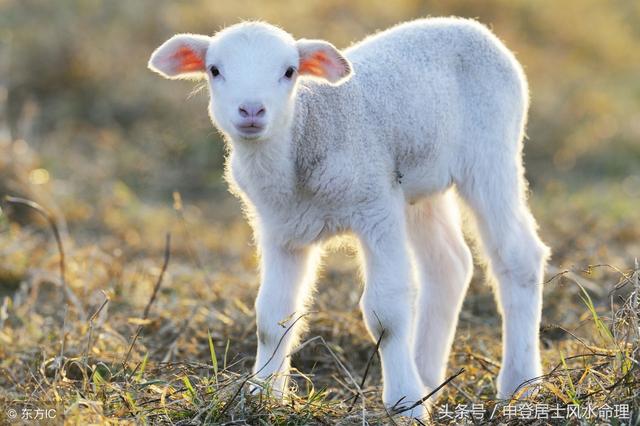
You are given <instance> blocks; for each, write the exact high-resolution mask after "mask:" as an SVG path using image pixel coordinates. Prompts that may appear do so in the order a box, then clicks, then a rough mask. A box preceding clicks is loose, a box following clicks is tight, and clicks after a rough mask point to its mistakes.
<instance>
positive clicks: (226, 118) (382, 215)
mask: <svg viewBox="0 0 640 426" xmlns="http://www.w3.org/2000/svg"><path fill="white" fill-rule="evenodd" d="M149 67H150V68H151V69H152V70H154V71H156V72H158V73H160V74H161V75H163V76H165V77H167V78H172V79H181V78H196V79H204V78H206V79H207V80H208V83H209V89H210V95H211V101H210V105H209V113H210V116H211V119H212V121H213V123H214V124H215V125H216V126H217V128H218V129H220V130H221V131H222V132H223V133H224V135H225V136H226V139H227V141H228V145H229V156H228V158H227V168H226V171H227V173H226V179H227V181H228V182H229V184H230V186H231V188H232V191H233V192H234V193H235V194H236V195H237V196H238V197H240V199H241V200H242V201H243V203H244V205H245V207H246V211H247V215H248V217H249V219H250V221H251V225H252V226H253V229H254V231H255V237H256V241H257V243H258V245H259V250H260V253H261V268H260V271H261V286H260V290H259V293H258V297H257V301H256V315H257V328H258V330H257V335H258V349H257V355H256V363H255V369H254V372H255V373H256V377H257V378H258V379H261V380H265V381H266V380H267V379H269V380H271V384H272V386H273V389H274V390H276V391H277V392H278V393H280V394H284V392H286V390H287V373H288V370H289V357H288V354H289V353H290V352H291V350H292V347H293V346H294V345H295V343H296V340H297V332H296V330H298V329H299V327H300V324H299V322H298V323H296V324H294V325H293V326H292V327H283V325H282V322H283V320H284V321H285V322H286V325H287V326H290V325H291V324H292V323H293V322H294V320H295V319H296V318H297V317H298V316H300V315H301V313H303V312H304V310H305V302H306V300H307V295H308V294H309V293H310V291H311V289H312V286H313V284H314V279H315V269H316V265H317V262H318V259H319V257H320V255H321V246H322V244H323V243H324V242H325V241H326V240H327V239H329V238H330V237H332V236H334V235H336V234H340V233H345V232H352V233H353V234H355V235H356V236H357V237H358V239H359V241H360V244H361V249H362V253H363V259H364V262H363V263H364V271H365V281H366V282H365V289H364V294H363V296H362V300H361V308H362V311H363V314H364V319H365V321H366V325H367V327H368V330H369V332H370V334H371V336H372V337H373V338H374V339H376V340H377V339H378V338H379V336H380V335H381V333H383V331H384V334H383V338H382V342H381V345H380V356H381V360H382V372H383V380H384V392H383V400H384V402H385V404H386V405H387V406H389V407H393V406H395V405H396V404H397V403H398V402H399V401H400V405H404V406H405V407H406V406H408V405H411V404H412V403H413V402H415V401H419V400H420V399H421V398H422V397H423V396H424V395H426V394H427V393H428V392H429V391H430V390H431V389H433V388H434V387H436V386H437V385H439V384H440V383H441V382H442V381H443V379H444V375H445V370H446V365H447V359H448V355H449V350H450V347H451V343H452V340H453V336H454V331H455V328H456V323H457V317H458V313H459V310H460V307H461V305H462V299H463V296H464V294H465V290H466V288H467V285H468V283H469V280H470V277H471V273H472V261H471V254H470V252H469V248H468V247H467V244H466V243H465V240H464V239H463V234H462V230H461V219H460V214H459V210H458V204H457V197H456V194H455V192H454V191H455V190H457V193H459V195H460V196H461V198H462V199H464V200H465V201H466V203H467V204H468V205H469V207H470V208H471V211H472V212H473V213H474V216H475V220H476V222H477V228H478V229H479V231H480V236H481V239H482V242H483V247H484V249H485V251H486V254H487V255H488V257H489V259H490V266H491V267H492V268H491V270H492V271H493V274H494V275H495V278H496V279H497V286H496V287H497V289H496V290H497V300H498V305H499V309H500V312H501V314H502V317H503V331H502V334H503V341H504V345H503V346H504V347H503V354H502V368H501V370H500V374H499V376H498V382H497V386H498V396H499V397H501V398H507V397H510V396H511V395H512V393H513V392H514V391H516V390H517V389H518V387H519V386H520V385H521V384H522V383H523V382H524V381H527V380H530V379H534V378H536V377H538V376H540V375H541V365H540V355H539V349H538V327H539V323H540V314H541V306H542V300H541V299H542V292H541V290H542V277H543V269H544V263H545V259H546V257H547V253H548V249H547V248H546V247H545V245H544V244H543V243H542V242H541V241H540V239H539V238H538V236H537V234H536V223H535V220H534V218H533V217H532V215H531V213H530V211H529V208H528V207H527V203H526V195H525V192H526V182H525V179H524V176H523V166H522V159H521V151H522V139H523V132H524V126H525V121H526V114H527V108H528V92H527V84H526V80H525V76H524V74H523V71H522V69H521V67H520V65H519V64H518V62H517V61H516V59H515V58H514V56H513V55H512V54H511V53H510V52H509V51H508V50H507V48H506V47H505V46H504V45H503V44H502V43H501V42H500V41H499V40H498V39H497V38H496V37H495V36H494V35H493V34H492V33H491V32H490V31H489V30H488V29H487V28H485V27H484V26H482V25H480V24H479V23H477V22H475V21H471V20H464V19H456V18H437V19H422V20H417V21H413V22H407V23H404V24H401V25H398V26H396V27H393V28H391V29H389V30H387V31H383V32H380V33H378V34H375V35H373V36H371V37H368V38H366V39H365V40H364V41H362V42H360V43H358V44H355V45H354V46H352V47H350V48H349V49H346V50H345V51H344V52H340V51H339V50H338V49H336V48H335V47H334V46H333V45H332V44H330V43H328V42H326V41H321V40H304V39H303V40H297V41H296V40H294V39H293V37H292V36H291V35H290V34H288V33H287V32H285V31H283V30H281V29H279V28H277V27H274V26H271V25H269V24H265V23H260V22H245V23H241V24H237V25H233V26H231V27H228V28H226V29H224V30H222V31H220V32H218V33H217V34H215V35H214V36H213V37H208V36H203V35H193V34H180V35H176V36H174V37H172V38H171V39H169V40H168V41H167V42H165V43H164V44H163V45H162V46H160V47H159V48H158V49H157V50H156V51H155V52H154V53H153V55H152V56H151V59H150V61H149ZM453 188H455V190H454V189H453ZM415 302H417V303H415ZM396 408H397V406H396ZM405 414H407V413H405ZM410 414H411V415H413V416H415V417H420V416H423V415H424V414H425V407H424V405H418V406H417V407H416V408H415V409H413V411H412V412H411V413H410Z"/></svg>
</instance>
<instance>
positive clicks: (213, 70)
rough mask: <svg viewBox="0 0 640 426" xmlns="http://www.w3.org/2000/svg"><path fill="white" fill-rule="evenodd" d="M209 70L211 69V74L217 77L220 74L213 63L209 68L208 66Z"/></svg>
mask: <svg viewBox="0 0 640 426" xmlns="http://www.w3.org/2000/svg"><path fill="white" fill-rule="evenodd" d="M209 70H210V71H211V75H212V76H214V77H217V76H219V75H220V70H219V69H218V67H216V66H215V65H211V68H209Z"/></svg>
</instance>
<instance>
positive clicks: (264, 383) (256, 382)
mask: <svg viewBox="0 0 640 426" xmlns="http://www.w3.org/2000/svg"><path fill="white" fill-rule="evenodd" d="M249 395H264V396H269V397H272V398H276V399H283V398H284V396H285V381H284V380H281V379H275V380H273V379H269V380H260V379H253V380H252V381H251V382H250V383H249Z"/></svg>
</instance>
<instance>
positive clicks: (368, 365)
mask: <svg viewBox="0 0 640 426" xmlns="http://www.w3.org/2000/svg"><path fill="white" fill-rule="evenodd" d="M383 337H384V328H383V329H382V332H381V333H380V337H378V341H377V342H376V347H375V349H374V350H373V351H372V352H371V355H370V356H369V360H368V361H367V366H366V367H365V369H364V374H363V375H362V380H361V381H360V389H362V388H363V387H364V382H365V380H367V376H368V375H369V368H370V367H371V364H372V362H373V358H374V357H375V356H376V354H377V353H378V350H379V349H380V344H381V343H382V338H383ZM359 396H360V394H359V393H356V394H355V395H354V396H353V402H352V403H351V405H350V406H349V411H347V413H350V412H351V410H353V407H355V405H356V402H358V397H359Z"/></svg>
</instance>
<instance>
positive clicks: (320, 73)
mask: <svg viewBox="0 0 640 426" xmlns="http://www.w3.org/2000/svg"><path fill="white" fill-rule="evenodd" d="M333 66H335V65H334V64H333V63H332V62H331V59H330V58H329V57H327V55H326V54H325V53H324V52H320V51H318V52H314V53H313V54H312V55H310V56H309V57H307V58H304V59H303V60H302V61H300V69H299V72H300V73H301V74H311V75H315V76H316V77H328V76H329V70H330V68H331V67H333Z"/></svg>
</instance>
